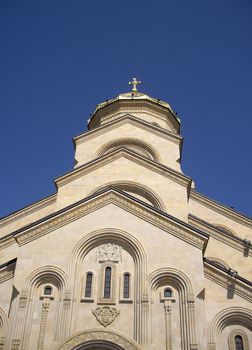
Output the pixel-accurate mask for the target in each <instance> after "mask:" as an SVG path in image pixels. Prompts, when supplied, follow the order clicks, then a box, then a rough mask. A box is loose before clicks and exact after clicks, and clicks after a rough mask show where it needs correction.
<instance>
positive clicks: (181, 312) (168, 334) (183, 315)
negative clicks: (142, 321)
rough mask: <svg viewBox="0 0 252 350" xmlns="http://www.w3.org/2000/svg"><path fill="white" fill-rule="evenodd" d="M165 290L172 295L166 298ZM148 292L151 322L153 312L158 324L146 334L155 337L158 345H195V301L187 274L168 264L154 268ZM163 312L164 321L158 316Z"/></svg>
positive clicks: (184, 347) (150, 276)
mask: <svg viewBox="0 0 252 350" xmlns="http://www.w3.org/2000/svg"><path fill="white" fill-rule="evenodd" d="M165 290H170V291H171V297H165V294H164V291H165ZM148 292H149V294H150V297H151V307H152V314H153V316H152V317H153V320H152V322H153V321H154V322H153V323H154V324H155V315H154V314H155V313H156V315H157V316H156V323H157V322H159V327H157V326H156V324H155V327H153V328H151V329H149V333H150V334H151V337H152V339H153V338H156V339H155V342H156V343H157V342H159V348H165V347H166V348H180V349H182V350H186V349H189V348H193V347H194V348H197V342H196V333H195V311H194V302H195V300H194V294H193V288H192V284H191V281H190V279H189V278H188V276H187V275H186V274H185V273H183V272H182V271H180V270H177V269H174V268H171V267H164V268H160V269H157V270H155V271H153V272H152V273H151V274H150V275H149V276H148ZM162 314H163V320H162V319H161V318H160V315H162ZM158 319H159V321H158ZM152 322H150V324H151V323H152ZM162 328H163V329H162ZM155 333H156V334H155ZM159 334H162V336H163V339H158V337H159Z"/></svg>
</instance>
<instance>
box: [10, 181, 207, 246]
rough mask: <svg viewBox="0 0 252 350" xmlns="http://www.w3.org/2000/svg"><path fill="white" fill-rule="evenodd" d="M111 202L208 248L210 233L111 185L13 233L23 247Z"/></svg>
mask: <svg viewBox="0 0 252 350" xmlns="http://www.w3.org/2000/svg"><path fill="white" fill-rule="evenodd" d="M111 203H112V204H115V205H116V206H118V207H120V208H122V209H123V210H126V211H128V212H130V213H132V214H133V215H135V216H137V217H139V218H141V219H143V220H145V221H147V222H149V223H151V224H152V225H154V226H156V227H159V228H160V229H162V230H164V231H166V232H168V233H170V234H172V235H173V236H175V237H178V238H179V239H182V240H183V241H185V242H187V243H189V244H191V245H193V246H195V247H197V248H198V249H201V250H205V248H206V244H207V241H208V235H207V234H205V233H204V232H202V231H200V230H197V229H195V228H193V227H192V226H190V225H188V224H186V223H184V222H183V221H181V220H178V219H176V218H174V217H172V216H171V215H168V214H166V213H163V212H161V211H159V210H157V209H155V208H153V207H152V206H151V205H148V204H146V203H144V202H142V201H140V200H138V199H136V198H134V197H132V196H130V195H127V194H125V193H124V192H122V191H119V190H116V189H112V188H110V189H106V190H104V191H101V192H98V193H96V194H94V195H92V196H90V197H87V198H86V199H83V200H82V201H79V202H77V203H76V204H74V205H71V206H69V207H67V208H65V209H62V210H61V211H59V212H57V213H55V214H53V215H50V216H49V217H46V218H44V220H40V221H38V222H35V223H33V224H32V225H29V226H27V227H24V228H22V229H20V230H18V231H16V232H13V236H14V237H15V239H16V241H17V243H18V244H19V246H22V245H24V244H27V243H29V242H30V241H32V240H34V239H37V238H39V237H41V236H44V235H46V234H48V233H49V232H52V231H54V230H56V229H58V228H60V227H62V226H64V225H66V224H68V223H70V222H72V221H75V220H78V219H79V218H81V217H84V216H86V215H88V214H89V213H91V212H93V211H95V210H97V209H99V208H102V207H104V206H106V205H108V204H111Z"/></svg>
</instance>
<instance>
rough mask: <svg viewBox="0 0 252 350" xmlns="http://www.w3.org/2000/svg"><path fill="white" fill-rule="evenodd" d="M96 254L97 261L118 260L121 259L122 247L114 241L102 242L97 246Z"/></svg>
mask: <svg viewBox="0 0 252 350" xmlns="http://www.w3.org/2000/svg"><path fill="white" fill-rule="evenodd" d="M96 256H97V260H98V261H99V262H104V261H113V262H119V261H122V248H121V247H119V246H118V245H116V244H114V243H107V244H103V245H100V246H99V247H98V248H97V254H96Z"/></svg>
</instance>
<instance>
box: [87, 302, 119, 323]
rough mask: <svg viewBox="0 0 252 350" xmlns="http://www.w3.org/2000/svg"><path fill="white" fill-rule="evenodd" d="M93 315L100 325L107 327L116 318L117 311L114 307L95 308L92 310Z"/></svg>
mask: <svg viewBox="0 0 252 350" xmlns="http://www.w3.org/2000/svg"><path fill="white" fill-rule="evenodd" d="M93 314H94V315H95V317H96V319H97V321H98V322H100V324H102V325H103V326H104V327H107V326H108V325H109V324H110V323H112V322H113V321H114V319H115V318H116V316H118V315H119V311H118V310H117V309H116V308H115V307H109V306H104V307H97V308H96V309H95V310H93Z"/></svg>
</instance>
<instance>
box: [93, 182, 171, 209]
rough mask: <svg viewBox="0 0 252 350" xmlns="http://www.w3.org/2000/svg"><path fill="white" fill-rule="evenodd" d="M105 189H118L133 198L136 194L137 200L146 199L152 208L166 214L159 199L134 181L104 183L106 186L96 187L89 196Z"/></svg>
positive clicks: (147, 188)
mask: <svg viewBox="0 0 252 350" xmlns="http://www.w3.org/2000/svg"><path fill="white" fill-rule="evenodd" d="M106 187H114V188H115V189H119V190H121V191H124V192H126V193H129V194H132V195H133V196H134V194H136V195H137V196H138V198H139V197H140V198H139V199H141V197H143V198H142V200H143V201H144V199H146V200H147V202H149V204H151V205H153V207H154V208H157V209H159V210H161V211H163V212H166V207H165V204H164V202H163V200H162V199H161V197H160V196H159V195H158V194H157V193H156V192H154V191H153V190H152V189H150V188H149V187H147V186H145V185H143V184H139V183H137V182H135V181H112V182H109V183H106V185H101V186H99V187H96V188H95V189H94V190H92V192H91V193H89V195H92V194H93V193H96V192H98V191H100V190H102V189H104V188H106Z"/></svg>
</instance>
